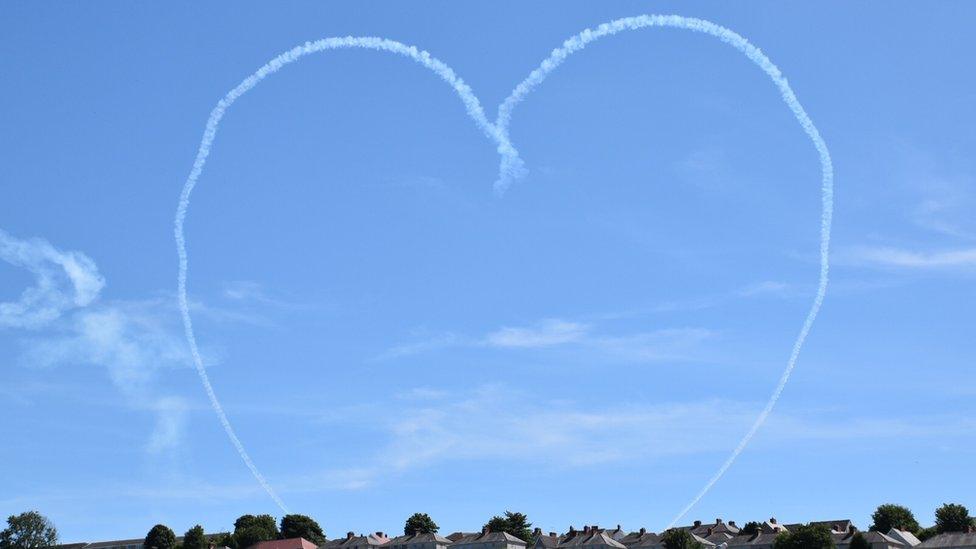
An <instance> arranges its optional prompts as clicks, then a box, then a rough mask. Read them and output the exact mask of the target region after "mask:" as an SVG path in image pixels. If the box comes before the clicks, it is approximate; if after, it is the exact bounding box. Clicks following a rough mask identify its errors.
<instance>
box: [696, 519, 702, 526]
mask: <svg viewBox="0 0 976 549" xmlns="http://www.w3.org/2000/svg"><path fill="white" fill-rule="evenodd" d="M699 526H701V521H700V520H696V521H695V528H698V527H699Z"/></svg>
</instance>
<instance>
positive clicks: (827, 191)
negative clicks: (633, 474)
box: [174, 15, 833, 528]
mask: <svg viewBox="0 0 976 549" xmlns="http://www.w3.org/2000/svg"><path fill="white" fill-rule="evenodd" d="M650 27H670V28H678V29H684V30H690V31H694V32H701V33H704V34H709V35H711V36H714V37H716V38H718V39H719V40H721V41H723V42H725V43H726V44H729V45H730V46H732V47H734V48H736V49H737V50H739V51H740V52H742V53H743V54H744V55H745V56H746V57H747V58H749V60H751V61H752V62H753V63H755V64H756V65H758V66H759V67H760V68H761V69H762V70H763V71H764V72H765V73H766V74H767V75H768V76H769V77H770V79H771V80H772V81H773V83H774V84H775V85H776V86H777V88H778V89H779V91H780V94H781V96H782V98H783V101H784V102H785V103H786V104H787V106H789V107H790V109H791V110H792V111H793V114H794V116H795V117H796V119H797V120H798V121H799V123H800V125H801V127H802V128H803V130H804V131H805V132H806V133H807V135H808V136H809V137H810V140H811V141H812V142H813V145H814V147H815V148H816V150H817V152H818V154H819V155H820V164H821V171H822V187H821V202H822V213H821V226H820V236H821V238H820V276H819V283H818V285H817V293H816V296H815V297H814V301H813V304H812V306H811V307H810V310H809V312H808V313H807V316H806V318H805V320H804V322H803V325H802V327H801V329H800V333H799V335H798V336H797V338H796V340H795V341H794V344H793V349H792V351H791V353H790V358H789V360H788V361H787V365H786V369H785V370H784V371H783V373H782V375H781V376H780V379H779V382H778V383H777V385H776V387H775V388H774V390H773V393H772V395H771V396H770V398H769V400H768V401H767V403H766V406H765V408H764V409H763V410H762V412H760V414H759V416H758V417H757V418H756V421H755V422H754V423H753V424H752V426H751V427H750V429H749V430H748V431H747V432H746V434H745V435H744V436H743V438H742V439H741V440H740V442H739V444H738V445H737V446H736V447H735V449H734V450H733V451H732V453H731V454H730V455H729V457H728V458H727V459H726V461H725V462H724V463H723V464H722V466H721V467H719V469H718V471H717V472H716V473H715V474H714V475H713V476H712V477H711V478H710V479H709V481H708V482H707V483H706V484H705V486H704V487H703V488H702V489H701V491H700V492H698V494H697V495H696V496H695V497H694V498H693V499H692V500H691V502H690V503H689V504H688V505H686V506H685V507H684V508H683V509H682V511H681V512H680V513H679V514H678V515H677V516H676V517H675V518H674V520H672V521H671V523H670V524H669V525H668V528H670V527H671V526H673V525H674V524H675V523H676V522H677V521H678V520H680V519H681V517H683V516H684V515H685V514H687V512H688V511H689V510H690V509H691V508H692V507H694V506H695V505H696V504H697V503H698V502H699V501H700V500H701V499H702V497H704V496H705V494H707V493H708V491H709V490H711V488H712V487H713V486H714V485H715V483H716V482H718V481H719V479H721V478H722V476H723V475H724V474H725V472H726V471H728V469H729V468H730V467H731V466H732V464H733V463H734V462H735V460H736V458H737V457H738V456H739V454H741V453H742V451H743V450H744V449H745V448H746V446H747V445H748V444H749V442H750V441H751V440H752V438H753V436H754V435H755V434H756V432H757V431H758V430H759V428H760V427H761V426H762V425H763V423H765V421H766V419H767V417H768V416H769V414H770V412H772V410H773V408H774V407H775V405H776V402H777V401H778V400H779V397H780V395H781V394H782V392H783V389H784V388H785V386H786V383H787V382H788V381H789V378H790V375H791V374H792V372H793V369H794V367H795V365H796V361H797V358H798V357H799V354H800V350H801V349H802V347H803V343H804V341H805V340H806V337H807V335H808V334H809V332H810V329H811V327H812V326H813V322H814V320H816V317H817V313H818V312H819V311H820V307H821V305H822V304H823V299H824V296H825V295H826V291H827V281H828V272H829V247H830V228H831V222H832V218H833V166H832V163H831V160H830V153H829V151H828V150H827V145H826V143H824V141H823V139H822V138H821V137H820V133H819V131H818V130H817V128H816V126H814V124H813V122H812V121H811V120H810V117H809V116H808V115H807V113H806V111H805V110H804V109H803V107H802V105H801V104H800V102H799V100H798V99H797V98H796V94H795V93H794V92H793V90H792V89H791V88H790V86H789V84H788V82H787V80H786V78H785V77H784V76H783V75H782V73H781V72H780V70H779V68H777V67H776V65H774V64H773V63H772V61H770V60H769V58H768V57H766V56H765V55H764V54H763V53H762V51H761V50H759V48H757V47H755V46H753V45H752V44H751V43H749V41H748V40H746V39H745V38H744V37H742V36H741V35H739V34H737V33H735V32H733V31H732V30H730V29H727V28H725V27H722V26H720V25H716V24H715V23H712V22H710V21H706V20H703V19H695V18H688V17H682V16H678V15H641V16H637V17H627V18H623V19H617V20H615V21H612V22H609V23H604V24H602V25H600V26H598V27H597V28H596V29H595V30H593V29H585V30H584V31H582V32H580V33H579V34H576V35H575V36H573V37H571V38H569V39H568V40H566V41H565V42H563V45H562V47H560V48H557V49H555V50H553V52H552V54H550V56H549V57H548V58H546V59H545V60H544V61H543V62H542V63H541V64H540V65H539V67H538V68H536V69H535V70H533V71H532V73H530V74H529V76H528V77H527V78H526V79H525V80H523V81H522V82H521V83H519V85H518V86H516V87H515V89H514V90H513V91H512V93H511V94H510V95H509V96H508V97H507V98H506V99H505V101H504V102H502V104H501V105H500V106H499V108H498V115H497V118H496V120H495V123H494V124H492V123H491V122H489V121H488V120H487V118H486V117H485V114H484V111H483V109H482V107H481V104H480V102H479V101H478V99H477V97H475V95H474V94H473V92H472V91H471V89H470V87H469V86H468V85H467V84H465V83H464V82H463V81H462V80H461V79H460V78H459V77H458V76H457V75H456V74H455V73H454V71H453V70H452V69H451V68H450V67H448V66H447V65H445V64H444V63H443V62H441V61H439V60H437V59H436V58H434V57H432V56H431V55H430V54H429V53H427V52H426V51H422V50H418V49H416V48H415V47H413V46H406V45H404V44H402V43H399V42H395V41H392V40H387V39H383V38H376V37H344V38H326V39H323V40H318V41H315V42H307V43H306V44H304V45H303V46H298V47H295V48H293V49H292V50H289V51H288V52H285V53H283V54H281V55H279V56H278V57H276V58H274V59H272V60H271V61H270V62H268V63H267V64H265V65H264V66H263V67H261V68H260V69H258V70H257V71H256V72H255V73H254V74H252V75H251V76H249V77H247V78H246V79H245V80H244V81H243V82H241V83H240V84H239V85H238V86H237V87H236V88H234V89H233V90H231V91H230V92H228V93H227V95H226V96H224V98H223V99H221V100H220V101H219V102H218V103H217V106H216V107H214V109H213V111H211V114H210V118H209V119H208V121H207V125H206V129H205V130H204V135H203V138H202V140H201V142H200V146H199V148H198V150H197V156H196V159H195V160H194V162H193V168H192V169H191V171H190V175H189V176H188V177H187V180H186V183H185V184H184V186H183V192H182V194H181V195H180V202H179V206H178V208H177V212H176V220H175V229H174V232H175V235H176V245H177V252H178V254H179V259H180V266H179V275H178V292H177V294H178V298H179V306H180V312H181V315H182V317H183V326H184V331H185V334H186V338H187V341H188V343H189V345H190V350H191V353H192V355H193V360H194V364H195V365H196V369H197V373H198V374H199V376H200V379H201V381H202V382H203V385H204V388H205V389H206V392H207V396H208V397H209V399H210V403H211V405H212V406H213V409H214V411H215V412H216V413H217V416H218V418H219V419H220V422H221V424H222V425H223V427H224V430H225V432H226V433H227V436H228V438H230V440H231V442H232V443H233V444H234V447H235V448H236V449H237V451H238V453H239V454H240V456H241V459H242V460H243V461H244V463H245V464H246V465H247V467H248V468H249V469H250V470H251V473H252V474H253V475H254V477H255V478H256V479H257V480H258V482H259V483H260V484H261V486H262V487H263V488H264V489H265V491H267V492H268V494H269V495H270V496H271V497H272V499H274V501H275V502H276V503H277V504H278V506H279V507H281V508H282V510H284V511H285V512H287V508H286V507H285V505H284V503H283V502H282V501H281V499H280V498H279V497H278V496H277V494H276V493H275V492H274V490H273V489H272V488H271V486H270V485H269V484H268V482H267V480H266V479H265V478H264V476H263V475H262V474H261V472H260V471H259V470H258V469H257V467H256V466H255V465H254V463H253V461H252V460H251V458H250V457H249V456H248V454H247V452H246V451H245V449H244V446H243V445H242V444H241V442H240V440H239V439H238V438H237V435H236V434H235V432H234V429H233V428H232V426H231V424H230V422H229V420H228V419H227V416H226V414H225V413H224V411H223V408H222V407H221V405H220V402H219V401H218V399H217V396H216V394H215V393H214V390H213V387H212V386H211V384H210V380H209V378H208V376H207V372H206V369H205V368H204V366H203V361H202V359H201V357H200V353H199V349H198V347H197V343H196V338H195V336H194V332H193V324H192V320H191V318H190V313H189V306H188V302H187V294H186V273H187V254H186V240H185V236H184V230H183V225H184V221H185V218H186V211H187V208H188V207H189V201H190V195H191V193H192V192H193V189H194V187H195V186H196V183H197V180H198V179H199V177H200V174H201V173H202V171H203V166H204V164H205V163H206V160H207V157H208V156H209V154H210V147H211V145H212V143H213V141H214V138H215V137H216V133H217V129H218V126H219V124H220V121H221V119H222V118H223V116H224V113H225V112H226V110H227V109H228V108H229V107H230V106H231V105H232V104H233V103H234V102H235V101H236V100H237V99H238V98H239V97H240V96H242V95H243V94H244V93H246V92H247V91H249V90H250V89H251V88H253V87H254V86H256V85H257V84H258V83H260V82H261V81H262V80H263V79H264V78H266V77H267V76H269V75H270V74H272V73H274V72H276V71H278V70H279V69H280V68H282V67H283V66H285V65H287V64H290V63H293V62H295V61H297V60H299V59H300V58H301V57H303V56H305V55H308V54H311V53H316V52H322V51H329V50H336V49H344V48H363V49H373V50H379V51H385V52H389V53H395V54H399V55H403V56H405V57H409V58H411V59H413V60H414V61H416V62H418V63H420V64H421V65H423V66H424V67H426V68H428V69H430V70H432V71H433V72H434V73H436V74H437V75H438V76H440V77H441V78H442V79H443V80H444V81H446V82H447V83H448V84H450V85H451V87H452V88H453V89H454V90H455V92H456V93H457V94H458V96H459V97H460V98H461V101H462V102H463V103H464V105H465V108H466V110H467V113H468V115H469V116H470V117H471V118H472V119H473V120H474V121H475V124H476V125H477V126H478V127H479V128H481V130H482V131H483V132H484V133H485V135H487V136H488V137H489V138H490V139H492V140H493V141H495V143H496V145H497V151H498V153H499V154H500V155H501V162H500V165H499V175H498V179H497V180H496V181H495V189H496V191H498V192H499V193H503V192H504V191H505V189H507V188H508V186H509V185H510V184H511V183H512V181H513V180H514V179H517V178H518V177H520V176H522V175H523V174H524V173H525V169H524V167H523V163H522V160H521V159H520V158H519V155H518V152H517V151H516V149H515V147H514V146H513V145H512V143H511V140H510V138H509V134H508V126H509V124H510V122H511V115H512V111H513V110H514V109H515V107H516V106H517V105H518V104H519V103H520V102H521V101H522V100H524V98H525V97H526V96H527V95H528V94H529V93H530V92H531V91H532V90H533V89H535V88H536V87H537V86H538V85H539V84H541V83H542V82H543V81H544V80H545V79H546V77H547V76H548V75H549V73H550V72H552V71H553V70H555V69H556V68H557V67H558V66H559V65H561V64H562V62H563V61H565V60H566V59H567V58H568V57H569V56H570V55H572V54H573V53H575V52H577V51H579V50H582V49H583V48H585V47H586V45H587V44H589V43H590V42H593V41H595V40H598V39H600V38H603V37H606V36H612V35H615V34H617V33H620V32H623V31H628V30H639V29H643V28H650Z"/></svg>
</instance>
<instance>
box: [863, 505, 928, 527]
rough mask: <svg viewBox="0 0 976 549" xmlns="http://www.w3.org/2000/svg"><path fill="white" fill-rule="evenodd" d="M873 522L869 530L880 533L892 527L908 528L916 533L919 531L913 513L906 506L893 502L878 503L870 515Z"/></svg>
mask: <svg viewBox="0 0 976 549" xmlns="http://www.w3.org/2000/svg"><path fill="white" fill-rule="evenodd" d="M871 518H872V519H873V520H874V523H873V524H872V525H871V530H874V531H876V532H881V533H887V532H888V531H890V530H891V529H892V528H897V529H899V530H908V531H909V532H911V533H913V534H914V533H916V532H918V531H919V529H920V528H919V525H918V521H917V520H915V515H914V514H912V512H911V510H910V509H909V508H908V507H905V506H902V505H895V504H894V503H885V504H884V505H879V506H878V509H877V510H876V511H875V512H874V514H873V515H871Z"/></svg>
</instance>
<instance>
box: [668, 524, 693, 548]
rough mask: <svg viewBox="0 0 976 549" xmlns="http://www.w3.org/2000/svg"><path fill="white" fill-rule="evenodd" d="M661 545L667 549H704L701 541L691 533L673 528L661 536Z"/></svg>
mask: <svg viewBox="0 0 976 549" xmlns="http://www.w3.org/2000/svg"><path fill="white" fill-rule="evenodd" d="M661 544H662V545H664V547H665V549H702V544H701V542H700V541H698V540H696V539H695V538H694V536H692V535H691V532H689V531H687V530H683V529H681V528H672V529H670V530H668V531H666V532H664V535H662V536H661Z"/></svg>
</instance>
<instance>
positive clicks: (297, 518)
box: [281, 515, 325, 545]
mask: <svg viewBox="0 0 976 549" xmlns="http://www.w3.org/2000/svg"><path fill="white" fill-rule="evenodd" d="M281 537H282V538H285V539H288V538H305V539H307V540H308V541H310V542H312V543H314V544H315V545H322V544H323V543H325V532H323V531H322V527H321V526H319V523H317V522H315V519H313V518H312V517H309V516H306V515H285V516H283V517H281Z"/></svg>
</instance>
